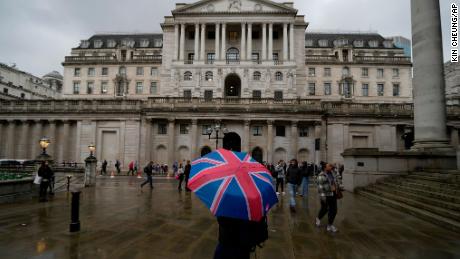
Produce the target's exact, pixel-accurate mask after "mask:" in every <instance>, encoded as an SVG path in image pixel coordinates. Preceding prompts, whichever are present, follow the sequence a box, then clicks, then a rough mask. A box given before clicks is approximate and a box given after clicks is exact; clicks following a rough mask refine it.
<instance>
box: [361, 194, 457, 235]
mask: <svg viewBox="0 0 460 259" xmlns="http://www.w3.org/2000/svg"><path fill="white" fill-rule="evenodd" d="M358 193H359V194H360V195H362V196H364V197H366V198H369V199H372V200H374V201H377V202H379V203H381V204H384V205H386V206H389V207H392V208H394V209H397V210H399V211H403V212H406V213H408V214H410V215H412V216H415V217H418V218H420V219H423V220H426V221H428V222H431V223H433V224H436V225H439V226H441V227H443V228H446V229H450V230H452V231H456V232H457V231H460V222H458V221H455V220H452V219H450V218H446V217H443V216H440V215H437V214H434V213H431V212H429V211H426V210H422V209H419V208H415V207H413V206H410V205H407V204H404V203H401V202H398V201H395V200H392V199H387V198H385V197H381V196H379V195H375V194H373V193H371V192H368V191H366V190H359V191H358Z"/></svg>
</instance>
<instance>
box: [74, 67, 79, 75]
mask: <svg viewBox="0 0 460 259" xmlns="http://www.w3.org/2000/svg"><path fill="white" fill-rule="evenodd" d="M80 71H81V69H80V68H79V67H76V68H75V69H74V70H73V76H80Z"/></svg>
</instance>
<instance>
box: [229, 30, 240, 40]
mask: <svg viewBox="0 0 460 259" xmlns="http://www.w3.org/2000/svg"><path fill="white" fill-rule="evenodd" d="M228 39H229V40H232V41H235V40H238V32H237V31H230V32H229V33H228Z"/></svg>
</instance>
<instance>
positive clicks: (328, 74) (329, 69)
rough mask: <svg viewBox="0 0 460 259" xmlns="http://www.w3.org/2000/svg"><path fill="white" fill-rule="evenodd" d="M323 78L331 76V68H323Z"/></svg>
mask: <svg viewBox="0 0 460 259" xmlns="http://www.w3.org/2000/svg"><path fill="white" fill-rule="evenodd" d="M324 76H326V77H329V76H331V68H330V67H325V68H324Z"/></svg>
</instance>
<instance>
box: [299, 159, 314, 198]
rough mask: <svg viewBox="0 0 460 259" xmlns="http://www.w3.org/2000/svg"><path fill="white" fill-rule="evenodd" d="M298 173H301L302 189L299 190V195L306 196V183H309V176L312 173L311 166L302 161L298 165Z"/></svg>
mask: <svg viewBox="0 0 460 259" xmlns="http://www.w3.org/2000/svg"><path fill="white" fill-rule="evenodd" d="M300 174H301V175H302V183H301V186H302V191H301V192H300V196H301V197H307V196H308V185H309V184H310V176H311V175H312V174H313V171H312V167H311V166H310V165H309V164H307V162H302V166H301V167H300Z"/></svg>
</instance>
